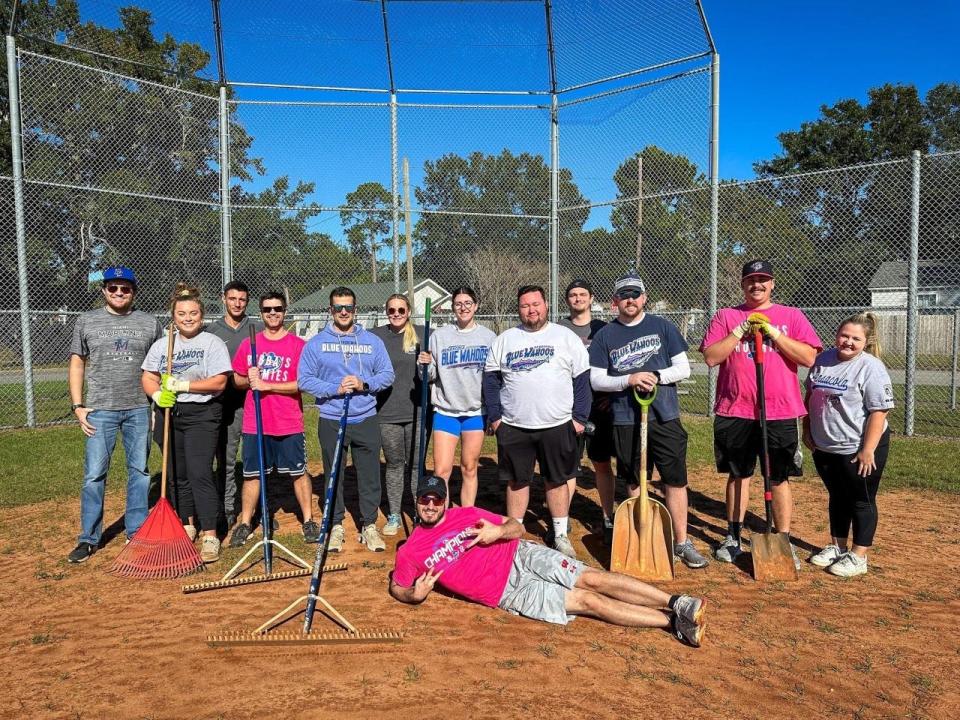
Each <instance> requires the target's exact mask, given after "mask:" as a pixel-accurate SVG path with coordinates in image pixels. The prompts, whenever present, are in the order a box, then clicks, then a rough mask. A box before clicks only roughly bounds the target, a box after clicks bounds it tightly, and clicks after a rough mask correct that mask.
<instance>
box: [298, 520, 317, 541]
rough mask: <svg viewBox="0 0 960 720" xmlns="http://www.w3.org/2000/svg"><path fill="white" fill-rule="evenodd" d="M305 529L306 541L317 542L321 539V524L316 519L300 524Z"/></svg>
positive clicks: (304, 539) (304, 536)
mask: <svg viewBox="0 0 960 720" xmlns="http://www.w3.org/2000/svg"><path fill="white" fill-rule="evenodd" d="M300 529H301V530H303V541H304V542H305V543H315V542H317V541H319V540H320V526H319V525H318V524H317V521H316V520H307V521H306V522H305V523H304V524H303V525H301V526H300Z"/></svg>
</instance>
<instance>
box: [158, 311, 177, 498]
mask: <svg viewBox="0 0 960 720" xmlns="http://www.w3.org/2000/svg"><path fill="white" fill-rule="evenodd" d="M173 330H174V325H173V323H170V327H169V328H167V375H171V374H173ZM161 451H162V454H163V467H161V468H160V497H162V498H165V497H166V496H167V461H168V459H169V457H170V408H164V409H163V447H162V448H161Z"/></svg>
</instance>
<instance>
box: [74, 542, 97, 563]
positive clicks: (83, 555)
mask: <svg viewBox="0 0 960 720" xmlns="http://www.w3.org/2000/svg"><path fill="white" fill-rule="evenodd" d="M96 551H97V546H96V545H91V544H90V543H88V542H82V543H80V544H79V545H77V546H76V547H75V548H74V549H73V551H72V552H71V553H70V554H69V555H67V562H72V563H82V562H86V561H87V560H89V559H90V556H91V555H93V554H94V553H95V552H96Z"/></svg>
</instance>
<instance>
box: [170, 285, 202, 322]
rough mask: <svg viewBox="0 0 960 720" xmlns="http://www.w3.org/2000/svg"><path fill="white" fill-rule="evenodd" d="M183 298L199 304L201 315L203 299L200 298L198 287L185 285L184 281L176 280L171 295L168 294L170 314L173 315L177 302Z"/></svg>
mask: <svg viewBox="0 0 960 720" xmlns="http://www.w3.org/2000/svg"><path fill="white" fill-rule="evenodd" d="M185 300H192V301H193V302H195V303H196V304H197V305H199V306H200V314H201V315H203V314H204V312H203V300H201V299H200V289H199V288H196V287H193V286H192V285H187V283H184V282H178V283H177V286H176V287H175V288H174V290H173V295H171V296H170V315H171V317H172V316H173V313H174V310H176V308H177V303H178V302H182V301H185Z"/></svg>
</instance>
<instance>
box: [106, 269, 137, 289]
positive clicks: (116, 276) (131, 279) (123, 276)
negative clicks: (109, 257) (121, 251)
mask: <svg viewBox="0 0 960 720" xmlns="http://www.w3.org/2000/svg"><path fill="white" fill-rule="evenodd" d="M111 280H126V281H127V282H128V283H130V284H131V285H136V284H137V277H136V275H134V274H133V270H131V269H130V268H128V267H126V266H124V265H113V266H111V267H108V268H106V269H105V270H104V271H103V284H104V285H106V284H107V283H108V282H110V281H111Z"/></svg>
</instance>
